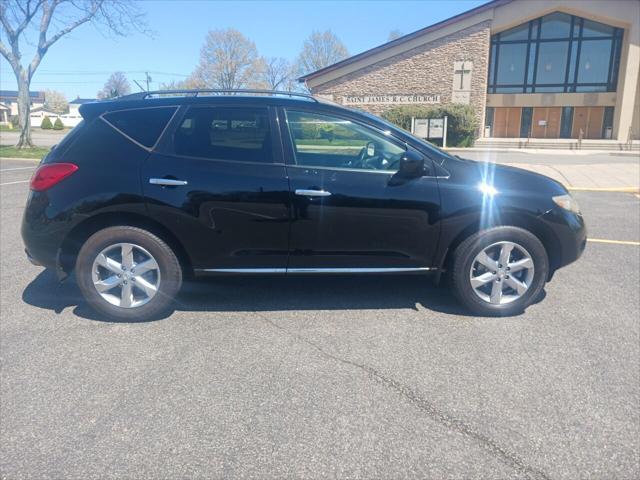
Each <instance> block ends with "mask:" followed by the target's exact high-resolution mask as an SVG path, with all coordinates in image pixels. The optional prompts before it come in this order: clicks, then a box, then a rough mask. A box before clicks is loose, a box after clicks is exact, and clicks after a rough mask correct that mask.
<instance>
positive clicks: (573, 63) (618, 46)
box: [487, 11, 624, 94]
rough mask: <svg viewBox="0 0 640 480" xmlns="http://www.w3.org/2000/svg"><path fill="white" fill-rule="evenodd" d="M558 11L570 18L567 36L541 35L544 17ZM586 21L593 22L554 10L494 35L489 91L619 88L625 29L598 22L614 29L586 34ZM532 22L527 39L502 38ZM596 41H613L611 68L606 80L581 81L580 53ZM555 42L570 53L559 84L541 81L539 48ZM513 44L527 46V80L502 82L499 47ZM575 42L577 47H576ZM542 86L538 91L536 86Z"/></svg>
mask: <svg viewBox="0 0 640 480" xmlns="http://www.w3.org/2000/svg"><path fill="white" fill-rule="evenodd" d="M555 13H564V14H566V15H568V16H569V17H570V19H571V23H570V27H569V34H568V36H557V37H549V38H542V21H543V19H544V18H546V17H548V16H549V15H553V14H555ZM585 21H591V20H589V19H585V18H582V17H579V16H576V15H571V14H568V13H566V12H558V11H556V12H551V13H549V14H547V15H544V16H542V17H538V18H535V19H533V20H530V21H529V22H526V23H524V24H520V25H516V26H514V27H512V28H510V29H508V30H505V31H503V32H498V33H496V34H494V35H492V36H491V40H490V48H489V72H488V74H487V93H489V94H495V93H498V94H499V93H549V92H544V91H543V90H542V89H555V90H553V92H552V93H576V92H579V89H580V88H584V87H586V88H588V87H595V88H601V89H602V90H597V91H603V92H615V91H616V90H617V84H618V79H619V73H620V72H619V70H620V56H621V51H622V47H623V41H624V29H622V28H619V27H615V26H613V25H608V24H606V23H603V22H595V23H598V24H602V25H605V26H607V27H610V28H611V29H612V33H611V34H610V35H594V36H584V35H583V28H584V23H585ZM525 24H528V25H529V35H528V38H527V39H521V40H502V38H501V35H503V34H504V33H506V32H509V31H511V30H513V29H515V28H519V27H522V25H525ZM596 40H610V41H611V55H610V57H609V65H608V70H607V72H606V75H605V77H606V82H579V81H578V76H579V71H580V69H579V66H580V54H581V49H582V46H583V44H584V43H585V42H587V43H588V42H591V41H596ZM552 42H566V44H567V54H566V65H565V71H564V81H563V82H559V83H540V82H539V81H538V78H537V77H538V72H537V70H538V60H539V54H540V47H541V45H542V44H544V43H552ZM511 44H520V45H526V51H527V53H526V57H525V66H524V82H523V83H499V78H498V70H499V64H500V47H501V46H505V45H511ZM574 45H575V48H574ZM532 48H533V49H535V55H533V57H534V58H531V53H530V52H531V49H532ZM538 88H539V89H541V90H540V91H536V89H538ZM504 89H517V90H519V91H517V92H504V91H502V92H501V91H500V90H504Z"/></svg>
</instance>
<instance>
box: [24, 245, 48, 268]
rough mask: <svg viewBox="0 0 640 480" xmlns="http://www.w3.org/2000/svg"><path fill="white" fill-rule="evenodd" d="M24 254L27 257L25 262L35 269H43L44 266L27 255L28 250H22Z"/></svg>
mask: <svg viewBox="0 0 640 480" xmlns="http://www.w3.org/2000/svg"><path fill="white" fill-rule="evenodd" d="M24 253H25V255H26V256H27V260H29V262H31V265H35V266H36V267H44V265H42V264H41V263H40V262H38V261H37V260H36V259H35V258H33V256H32V255H31V254H30V253H29V250H27V249H26V248H25V249H24Z"/></svg>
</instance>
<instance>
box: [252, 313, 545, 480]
mask: <svg viewBox="0 0 640 480" xmlns="http://www.w3.org/2000/svg"><path fill="white" fill-rule="evenodd" d="M254 313H255V314H256V315H258V316H259V317H260V318H262V319H263V320H264V321H265V322H266V323H268V324H269V325H271V326H272V327H274V328H276V329H278V330H280V331H282V332H284V333H285V334H287V335H289V336H290V337H293V338H295V339H297V340H299V341H301V342H304V343H305V344H307V345H309V346H310V347H312V348H313V349H314V350H316V351H318V352H319V353H320V354H321V355H322V356H324V357H326V358H329V359H331V360H334V361H337V362H340V363H342V364H344V365H348V366H351V367H355V368H358V369H360V370H362V371H364V372H366V373H367V374H369V375H370V376H371V377H372V378H373V379H374V380H375V381H377V382H378V383H380V384H382V385H384V386H386V387H388V388H391V389H392V390H395V391H396V392H397V393H399V394H400V395H401V396H402V397H404V398H405V399H406V400H407V401H409V403H411V404H412V405H413V406H414V407H416V408H417V409H418V410H420V411H421V412H423V413H425V414H426V415H428V416H429V417H430V418H431V419H432V420H435V421H436V422H438V423H440V424H441V425H443V426H445V427H446V428H449V429H451V430H454V431H457V432H458V433H461V434H462V435H465V436H467V437H469V438H471V439H473V440H475V441H476V442H477V443H478V444H479V445H480V446H481V447H482V448H483V449H484V450H486V451H487V452H489V453H490V454H492V455H494V456H495V457H497V458H498V459H499V460H500V461H502V462H503V463H505V464H506V465H509V466H510V467H512V468H513V469H514V470H517V471H518V472H520V473H521V474H523V475H524V477H525V478H528V479H531V480H551V477H550V476H549V475H548V474H546V473H545V472H543V471H542V470H539V469H537V468H535V467H533V466H531V465H528V464H527V463H526V462H525V461H524V460H523V459H522V458H520V457H519V456H518V455H516V454H515V453H514V452H511V451H509V450H508V449H507V448H505V447H503V446H502V445H500V444H499V443H498V442H496V441H495V440H493V439H491V438H489V437H488V436H487V435H485V434H483V433H481V432H479V431H478V430H476V429H475V428H473V427H472V426H471V425H469V424H467V423H465V422H464V421H462V420H460V419H458V418H455V417H452V416H450V415H448V414H447V413H445V412H443V411H441V410H439V409H438V408H437V407H436V406H435V405H433V404H432V403H431V402H429V401H428V400H427V399H425V398H423V397H422V396H420V395H419V394H418V393H417V392H415V391H414V390H412V389H411V388H410V387H408V386H407V385H404V384H402V383H401V382H399V381H397V380H395V379H393V378H390V377H387V376H386V375H384V374H383V373H382V372H380V371H378V370H376V369H375V368H373V367H371V366H369V365H366V364H362V363H358V362H354V361H352V360H348V359H345V358H341V357H338V356H337V355H334V354H332V353H329V352H327V351H326V350H324V349H323V348H322V347H321V346H320V345H318V344H317V343H315V342H313V341H311V340H309V339H308V338H306V337H304V336H302V335H299V334H297V333H293V332H291V331H290V330H288V329H287V328H284V327H282V326H280V325H278V324H277V323H276V322H274V321H273V320H271V319H270V318H268V317H266V316H265V315H263V314H261V313H260V312H256V311H254Z"/></svg>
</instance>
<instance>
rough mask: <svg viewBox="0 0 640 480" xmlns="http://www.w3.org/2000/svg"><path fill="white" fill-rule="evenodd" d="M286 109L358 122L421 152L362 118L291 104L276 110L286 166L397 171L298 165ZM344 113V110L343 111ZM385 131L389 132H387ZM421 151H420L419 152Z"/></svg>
mask: <svg viewBox="0 0 640 480" xmlns="http://www.w3.org/2000/svg"><path fill="white" fill-rule="evenodd" d="M287 111H289V112H300V113H308V114H312V115H321V116H326V117H334V118H337V119H341V120H345V121H349V122H352V123H355V124H358V125H359V126H361V127H362V128H365V129H368V130H371V131H373V132H375V133H376V134H378V135H381V136H382V137H384V138H387V139H389V141H390V142H391V143H393V144H395V145H396V146H398V147H400V148H402V149H404V150H405V151H407V150H409V148H413V149H415V150H417V151H419V152H421V150H418V149H416V148H414V147H413V146H411V145H410V144H409V143H407V142H405V141H404V140H403V139H401V138H399V137H398V136H396V135H395V134H394V132H393V131H392V130H383V129H381V128H378V127H377V126H376V125H371V124H370V123H367V122H365V121H363V120H362V119H359V118H357V117H356V116H351V115H348V114H347V115H343V114H342V112H339V113H336V112H334V111H325V110H319V109H314V108H308V107H306V106H305V107H303V106H298V105H296V106H292V107H287V106H283V107H281V108H280V109H279V112H278V120H279V122H280V124H281V136H282V143H283V145H284V146H285V152H286V156H285V158H286V165H287V166H288V167H297V168H308V169H312V170H332V171H336V170H337V171H341V172H359V173H377V174H386V175H389V176H393V175H395V174H396V173H397V172H398V171H397V170H373V169H372V170H369V169H364V168H346V167H327V166H323V165H318V166H316V165H299V164H298V163H297V160H296V154H295V146H294V145H295V143H294V139H293V136H292V133H291V129H290V128H289V123H288V120H287ZM345 113H346V112H345ZM385 132H389V133H388V134H387V133H385ZM421 153H422V152H421ZM428 158H430V157H429V156H427V155H425V160H426V159H428Z"/></svg>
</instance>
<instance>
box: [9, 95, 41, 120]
mask: <svg viewBox="0 0 640 480" xmlns="http://www.w3.org/2000/svg"><path fill="white" fill-rule="evenodd" d="M29 97H30V98H31V108H32V109H35V108H41V107H44V92H29ZM14 115H18V92H17V90H0V123H2V124H4V125H7V124H8V123H9V121H10V118H11V117H12V116H14Z"/></svg>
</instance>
